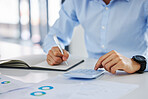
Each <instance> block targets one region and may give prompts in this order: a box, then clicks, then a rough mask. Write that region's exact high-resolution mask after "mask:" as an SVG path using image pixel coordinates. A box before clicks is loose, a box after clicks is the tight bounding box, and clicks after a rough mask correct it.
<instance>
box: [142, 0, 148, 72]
mask: <svg viewBox="0 0 148 99" xmlns="http://www.w3.org/2000/svg"><path fill="white" fill-rule="evenodd" d="M145 14H146V16H147V18H146V25H147V26H146V32H145V37H146V38H145V39H146V40H147V42H148V1H147V0H146V3H145ZM147 46H148V45H147ZM143 56H144V57H145V58H146V59H147V66H146V69H145V71H148V48H147V50H146V52H144V54H143Z"/></svg>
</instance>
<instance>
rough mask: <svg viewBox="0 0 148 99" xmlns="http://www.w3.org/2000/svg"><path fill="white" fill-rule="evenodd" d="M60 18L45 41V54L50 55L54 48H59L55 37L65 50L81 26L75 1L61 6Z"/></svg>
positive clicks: (69, 0)
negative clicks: (76, 29) (55, 37)
mask: <svg viewBox="0 0 148 99" xmlns="http://www.w3.org/2000/svg"><path fill="white" fill-rule="evenodd" d="M59 16H60V17H59V19H58V20H57V21H56V22H55V23H54V25H53V26H52V27H51V28H50V31H49V33H48V34H47V36H46V37H45V39H44V43H43V46H42V47H43V50H44V52H45V53H48V51H49V50H50V49H51V48H52V47H53V46H57V45H56V44H55V42H54V40H53V35H56V36H57V37H58V40H59V41H60V43H61V46H62V47H63V48H64V47H65V46H67V45H69V44H70V41H71V38H72V33H73V29H74V27H75V26H76V25H78V24H79V21H78V19H77V16H76V12H75V6H74V4H73V0H66V1H65V2H64V4H63V5H62V6H61V10H60V12H59Z"/></svg>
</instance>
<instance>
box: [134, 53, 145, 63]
mask: <svg viewBox="0 0 148 99" xmlns="http://www.w3.org/2000/svg"><path fill="white" fill-rule="evenodd" d="M135 59H136V60H138V61H140V62H144V61H145V58H144V57H143V56H139V55H137V56H136V57H135Z"/></svg>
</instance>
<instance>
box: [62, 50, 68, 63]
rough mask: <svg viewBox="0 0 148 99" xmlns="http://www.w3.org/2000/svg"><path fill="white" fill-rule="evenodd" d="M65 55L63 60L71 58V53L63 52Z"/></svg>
mask: <svg viewBox="0 0 148 99" xmlns="http://www.w3.org/2000/svg"><path fill="white" fill-rule="evenodd" d="M63 52H64V55H63V60H64V61H66V60H67V59H68V57H69V53H68V52H67V51H66V50H63Z"/></svg>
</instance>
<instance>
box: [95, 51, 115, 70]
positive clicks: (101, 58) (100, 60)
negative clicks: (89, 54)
mask: <svg viewBox="0 0 148 99" xmlns="http://www.w3.org/2000/svg"><path fill="white" fill-rule="evenodd" d="M114 52H115V51H110V52H109V53H107V54H105V55H104V56H101V57H100V58H99V60H98V62H97V63H96V65H95V70H97V69H98V68H99V67H100V66H101V64H102V62H103V61H104V60H105V59H106V58H107V57H109V56H110V55H111V54H112V53H114Z"/></svg>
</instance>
